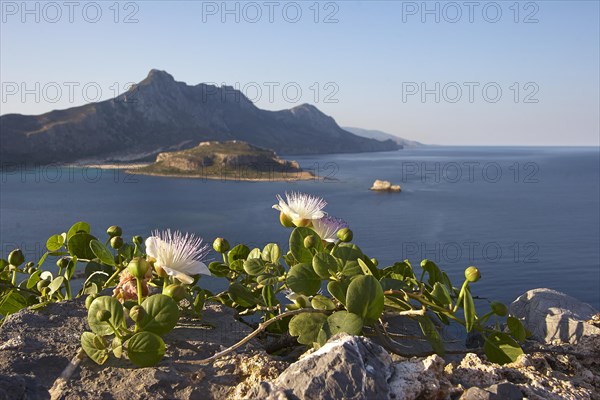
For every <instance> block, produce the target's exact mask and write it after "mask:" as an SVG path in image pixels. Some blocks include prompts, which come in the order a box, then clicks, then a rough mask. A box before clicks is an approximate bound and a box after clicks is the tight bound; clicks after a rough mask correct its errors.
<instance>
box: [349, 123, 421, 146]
mask: <svg viewBox="0 0 600 400" xmlns="http://www.w3.org/2000/svg"><path fill="white" fill-rule="evenodd" d="M342 129H344V130H346V131H348V132H351V133H354V134H355V135H358V136H362V137H366V138H370V139H376V140H392V141H394V142H396V143H397V144H398V145H400V146H402V147H420V146H425V145H424V144H423V143H420V142H417V141H415V140H409V139H405V138H402V137H400V136H396V135H393V134H391V133H387V132H383V131H378V130H374V129H362V128H353V127H350V126H344V127H342Z"/></svg>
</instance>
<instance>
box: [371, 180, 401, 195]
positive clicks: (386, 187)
mask: <svg viewBox="0 0 600 400" xmlns="http://www.w3.org/2000/svg"><path fill="white" fill-rule="evenodd" d="M370 190H375V191H380V192H399V191H400V185H392V184H391V183H390V181H382V180H379V179H377V180H375V182H373V186H371V189H370Z"/></svg>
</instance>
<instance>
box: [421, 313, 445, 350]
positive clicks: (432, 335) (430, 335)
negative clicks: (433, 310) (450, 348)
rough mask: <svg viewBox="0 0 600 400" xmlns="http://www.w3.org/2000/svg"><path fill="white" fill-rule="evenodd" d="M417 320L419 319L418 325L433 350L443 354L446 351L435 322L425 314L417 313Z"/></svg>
mask: <svg viewBox="0 0 600 400" xmlns="http://www.w3.org/2000/svg"><path fill="white" fill-rule="evenodd" d="M417 320H418V321H419V326H421V331H422V332H423V334H424V335H425V337H426V338H427V341H428V342H429V344H431V347H432V348H433V351H435V353H436V354H437V355H439V356H443V355H444V353H445V352H446V351H445V349H444V344H443V343H442V338H441V337H440V333H439V332H438V330H437V328H436V326H435V324H434V323H433V322H432V321H431V319H430V318H429V317H428V316H427V315H419V316H417Z"/></svg>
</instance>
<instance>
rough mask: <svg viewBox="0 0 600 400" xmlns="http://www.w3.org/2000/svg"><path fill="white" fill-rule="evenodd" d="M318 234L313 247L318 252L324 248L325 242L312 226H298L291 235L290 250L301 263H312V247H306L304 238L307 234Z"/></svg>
mask: <svg viewBox="0 0 600 400" xmlns="http://www.w3.org/2000/svg"><path fill="white" fill-rule="evenodd" d="M311 235H313V236H317V239H318V240H316V241H315V245H314V247H313V249H314V250H315V251H317V252H319V251H321V250H323V242H322V241H321V239H320V238H318V235H317V234H316V233H315V231H313V230H312V229H310V228H304V227H298V228H295V229H294V230H293V231H292V234H291V235H290V252H291V253H292V255H293V256H294V258H295V259H296V260H297V261H298V262H300V263H306V264H310V263H311V262H312V258H313V253H312V252H311V250H310V249H307V248H306V247H304V238H306V237H307V236H311Z"/></svg>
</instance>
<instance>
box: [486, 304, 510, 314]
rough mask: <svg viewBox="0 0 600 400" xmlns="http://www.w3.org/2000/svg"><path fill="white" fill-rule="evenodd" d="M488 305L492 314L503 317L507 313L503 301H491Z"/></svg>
mask: <svg viewBox="0 0 600 400" xmlns="http://www.w3.org/2000/svg"><path fill="white" fill-rule="evenodd" d="M490 306H491V307H492V311H493V312H494V314H496V315H498V316H500V317H504V316H506V314H508V307H506V305H505V304H504V303H500V302H499V301H492V303H491V304H490Z"/></svg>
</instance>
